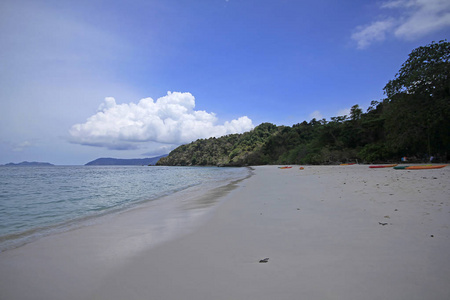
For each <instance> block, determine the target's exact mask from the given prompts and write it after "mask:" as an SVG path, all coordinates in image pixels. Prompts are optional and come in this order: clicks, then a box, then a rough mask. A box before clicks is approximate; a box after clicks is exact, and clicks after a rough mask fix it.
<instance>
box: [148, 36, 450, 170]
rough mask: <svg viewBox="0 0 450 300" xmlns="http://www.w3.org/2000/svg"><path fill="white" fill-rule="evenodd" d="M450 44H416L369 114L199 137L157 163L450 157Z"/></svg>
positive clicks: (359, 112) (353, 113)
mask: <svg viewBox="0 0 450 300" xmlns="http://www.w3.org/2000/svg"><path fill="white" fill-rule="evenodd" d="M449 58H450V43H448V42H447V41H440V42H438V43H435V42H433V43H431V44H429V45H427V46H424V47H419V48H417V49H414V50H413V51H412V52H411V53H410V54H409V58H408V59H407V60H406V62H405V63H404V64H403V65H402V67H401V68H400V70H399V72H398V73H397V75H396V76H395V78H394V79H393V80H390V81H389V82H388V83H387V84H386V86H385V87H384V92H385V95H386V98H385V99H383V100H381V101H372V103H371V105H370V107H369V108H368V109H367V111H366V112H363V111H362V109H361V108H360V107H359V105H354V106H353V107H352V108H351V110H350V114H349V115H348V116H338V117H333V118H331V120H330V121H327V120H325V119H322V120H316V119H312V120H311V121H310V122H306V121H304V122H302V123H299V124H295V125H293V126H292V127H289V126H276V125H274V124H270V123H263V124H261V125H259V126H257V127H256V128H254V129H253V130H252V131H250V132H246V133H243V134H231V135H227V136H224V137H220V138H209V139H201V140H197V141H195V142H192V143H190V144H187V145H183V146H180V147H178V148H176V149H175V150H173V151H172V152H171V153H170V154H169V156H167V157H165V158H162V159H161V160H160V161H159V162H158V163H157V164H158V165H172V166H174V165H185V166H186V165H187V166H190V165H202V166H206V165H219V166H243V165H261V164H334V163H339V162H354V161H356V160H358V161H359V162H368V163H376V162H390V161H393V162H396V161H399V160H400V157H403V156H407V157H408V158H409V159H410V160H416V161H426V160H428V159H429V157H430V156H434V157H435V161H448V159H449V154H450V77H449V74H450V62H449Z"/></svg>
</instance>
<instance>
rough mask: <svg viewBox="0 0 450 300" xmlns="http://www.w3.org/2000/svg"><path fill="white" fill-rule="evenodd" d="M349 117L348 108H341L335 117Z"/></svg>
mask: <svg viewBox="0 0 450 300" xmlns="http://www.w3.org/2000/svg"><path fill="white" fill-rule="evenodd" d="M349 115H350V108H343V109H340V110H338V112H337V116H349Z"/></svg>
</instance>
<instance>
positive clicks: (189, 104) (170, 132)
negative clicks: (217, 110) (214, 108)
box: [69, 92, 254, 150]
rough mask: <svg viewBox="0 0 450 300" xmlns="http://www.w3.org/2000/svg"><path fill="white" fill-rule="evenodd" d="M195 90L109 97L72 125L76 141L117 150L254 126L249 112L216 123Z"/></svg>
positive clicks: (215, 119) (181, 142)
mask: <svg viewBox="0 0 450 300" xmlns="http://www.w3.org/2000/svg"><path fill="white" fill-rule="evenodd" d="M194 108H195V98H194V96H193V95H192V94H191V93H180V92H173V93H172V92H168V93H167V95H166V96H164V97H161V98H159V99H157V100H156V101H154V100H153V99H152V98H144V99H141V100H140V101H139V103H137V104H135V103H132V102H131V103H128V104H127V103H125V104H117V103H116V101H115V99H114V98H112V97H107V98H105V101H104V102H103V103H102V104H101V105H100V107H99V111H98V112H97V113H96V114H95V115H93V116H91V117H89V118H88V119H87V121H86V122H85V123H82V124H75V125H73V126H72V128H71V129H70V131H69V133H70V135H71V139H70V141H71V142H72V143H76V144H81V145H89V146H97V147H105V148H108V149H113V150H131V149H138V148H140V147H141V146H142V144H143V143H146V142H157V143H164V144H184V143H189V142H192V141H194V140H196V139H200V138H209V137H220V136H223V135H227V134H232V133H243V132H245V131H249V130H251V129H253V128H254V125H253V123H252V120H251V119H249V118H248V117H247V116H243V117H240V118H238V119H235V120H232V121H226V122H225V123H224V124H223V125H216V123H217V117H216V115H215V114H214V113H208V112H206V111H202V110H194Z"/></svg>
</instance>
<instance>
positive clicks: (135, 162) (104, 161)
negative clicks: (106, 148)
mask: <svg viewBox="0 0 450 300" xmlns="http://www.w3.org/2000/svg"><path fill="white" fill-rule="evenodd" d="M167 155H168V154H165V155H161V156H156V157H151V158H131V159H122V158H110V157H102V158H97V159H96V160H93V161H90V162H88V163H87V164H85V166H148V165H155V164H156V162H157V161H158V160H159V159H160V158H162V157H166V156H167Z"/></svg>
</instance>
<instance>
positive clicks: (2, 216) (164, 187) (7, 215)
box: [0, 166, 249, 251]
mask: <svg viewBox="0 0 450 300" xmlns="http://www.w3.org/2000/svg"><path fill="white" fill-rule="evenodd" d="M248 174H249V170H248V169H247V168H215V167H201V168H200V167H147V166H50V167H25V166H21V167H17V166H14V167H9V166H2V167H0V251H1V250H3V249H6V248H9V247H11V245H14V244H17V243H20V242H21V241H22V242H23V241H25V240H27V239H29V238H30V237H35V236H37V235H43V234H45V233H46V232H47V233H48V232H49V231H52V230H55V228H63V227H65V226H68V224H74V223H76V222H79V221H82V220H86V219H89V218H92V217H96V216H101V215H104V214H108V213H112V212H117V211H120V210H124V209H128V208H132V207H133V206H136V205H138V204H142V203H144V202H147V201H154V200H157V199H160V198H161V197H163V196H165V195H169V194H172V193H175V192H179V191H182V190H184V189H187V188H189V187H193V186H199V185H205V186H213V185H219V184H222V185H224V184H226V183H228V182H231V181H234V180H238V179H242V178H245V177H246V176H248Z"/></svg>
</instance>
